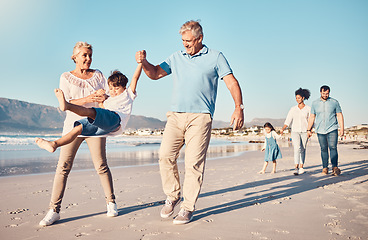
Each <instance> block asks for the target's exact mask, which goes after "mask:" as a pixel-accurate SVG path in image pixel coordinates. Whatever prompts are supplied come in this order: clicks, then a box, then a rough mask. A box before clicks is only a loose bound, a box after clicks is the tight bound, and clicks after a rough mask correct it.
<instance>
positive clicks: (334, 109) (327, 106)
mask: <svg viewBox="0 0 368 240" xmlns="http://www.w3.org/2000/svg"><path fill="white" fill-rule="evenodd" d="M320 92H321V98H320V99H317V100H315V101H314V102H313V103H312V109H311V115H310V117H309V121H308V128H307V129H308V130H307V131H308V137H310V136H312V133H311V129H312V126H313V123H314V126H315V131H316V133H317V137H318V142H319V145H320V147H321V158H322V165H323V170H322V173H323V174H328V158H329V156H328V149H330V158H331V164H332V175H335V176H337V175H340V173H341V171H340V169H339V168H338V167H337V166H338V153H337V141H338V135H340V136H343V135H344V117H343V115H342V110H341V107H340V104H339V102H338V101H337V100H336V99H333V98H330V87H329V86H326V85H324V86H322V87H321V89H320ZM339 125H340V132H339V133H338V128H339Z"/></svg>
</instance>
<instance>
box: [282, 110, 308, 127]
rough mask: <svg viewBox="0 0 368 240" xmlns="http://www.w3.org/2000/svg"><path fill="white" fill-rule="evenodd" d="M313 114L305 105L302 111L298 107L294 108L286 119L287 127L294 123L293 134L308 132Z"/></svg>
mask: <svg viewBox="0 0 368 240" xmlns="http://www.w3.org/2000/svg"><path fill="white" fill-rule="evenodd" d="M310 114H311V107H309V106H307V105H305V106H304V107H303V108H302V109H300V108H299V107H298V105H296V106H294V107H292V108H291V109H290V111H289V113H288V115H287V117H286V120H285V123H284V124H285V125H287V126H290V124H291V123H292V127H291V131H292V132H307V128H308V118H309V116H310Z"/></svg>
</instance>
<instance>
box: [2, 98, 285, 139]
mask: <svg viewBox="0 0 368 240" xmlns="http://www.w3.org/2000/svg"><path fill="white" fill-rule="evenodd" d="M64 119H65V112H62V111H60V110H59V109H58V108H55V107H51V106H46V105H40V104H34V103H28V102H24V101H19V100H14V99H8V98H0V132H13V133H14V132H27V133H46V132H47V133H52V132H61V131H62V128H63V122H64ZM265 122H271V123H272V125H273V126H274V127H281V126H283V124H284V119H268V118H255V119H253V120H252V121H251V122H249V123H245V126H246V127H252V126H254V125H256V126H263V124H264V123H265ZM165 124H166V121H161V120H159V119H157V118H151V117H145V116H136V115H132V116H131V117H130V120H129V122H128V124H127V129H142V128H143V129H144V128H146V129H163V128H164V127H165ZM226 127H229V122H224V121H217V120H214V121H213V128H226Z"/></svg>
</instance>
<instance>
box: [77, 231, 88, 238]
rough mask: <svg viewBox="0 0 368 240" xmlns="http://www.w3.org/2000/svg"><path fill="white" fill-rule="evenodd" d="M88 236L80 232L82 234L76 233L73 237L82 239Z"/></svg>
mask: <svg viewBox="0 0 368 240" xmlns="http://www.w3.org/2000/svg"><path fill="white" fill-rule="evenodd" d="M88 235H89V234H88V233H84V232H82V233H76V234H75V235H74V236H75V237H83V236H88Z"/></svg>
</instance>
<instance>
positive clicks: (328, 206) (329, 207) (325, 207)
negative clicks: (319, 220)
mask: <svg viewBox="0 0 368 240" xmlns="http://www.w3.org/2000/svg"><path fill="white" fill-rule="evenodd" d="M323 208H324V209H337V207H335V206H331V205H328V204H323Z"/></svg>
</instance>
